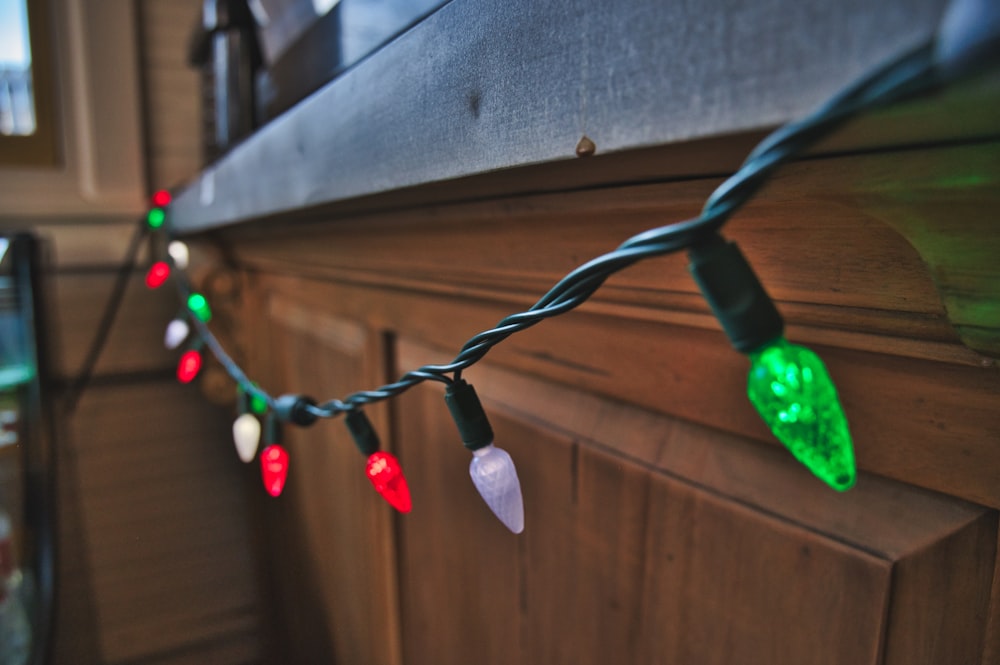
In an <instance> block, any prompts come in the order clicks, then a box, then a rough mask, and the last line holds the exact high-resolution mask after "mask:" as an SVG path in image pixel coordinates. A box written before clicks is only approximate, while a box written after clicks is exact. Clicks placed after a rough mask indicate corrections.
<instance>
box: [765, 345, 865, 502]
mask: <svg viewBox="0 0 1000 665" xmlns="http://www.w3.org/2000/svg"><path fill="white" fill-rule="evenodd" d="M749 355H750V361H751V363H752V364H751V366H750V377H749V379H748V381H747V395H748V396H749V397H750V401H751V402H752V403H753V405H754V406H755V407H756V408H757V412H758V413H760V417H761V418H763V419H764V422H765V423H767V425H768V427H770V428H771V431H772V432H774V436H776V437H777V438H778V440H780V441H781V442H782V443H783V444H785V447H786V448H788V450H790V451H791V453H792V455H794V456H795V458H796V459H797V460H799V461H800V462H802V463H803V464H805V465H806V466H807V467H808V468H809V470H810V471H812V472H813V473H814V474H815V475H816V476H818V477H819V478H820V479H821V480H823V482H825V483H826V484H827V485H829V486H830V487H832V488H833V489H835V490H838V491H841V492H843V491H844V490H847V489H850V488H851V487H852V486H853V485H854V481H855V479H856V471H855V466H854V448H853V446H852V445H851V433H850V431H849V430H848V427H847V418H846V417H845V416H844V410H843V409H842V408H841V406H840V400H839V399H838V398H837V389H836V388H835V387H834V385H833V381H832V380H831V379H830V375H829V374H828V373H827V371H826V367H825V366H824V365H823V361H822V360H820V359H819V356H817V355H816V354H815V353H813V352H812V351H810V350H809V349H807V348H805V347H803V346H798V345H795V344H790V343H788V341H786V340H785V339H784V338H779V339H778V340H776V341H774V342H772V343H770V344H768V345H766V346H764V347H761V348H760V349H758V350H756V351H753V352H751V353H750V354H749Z"/></svg>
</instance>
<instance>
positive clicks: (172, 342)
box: [163, 319, 191, 349]
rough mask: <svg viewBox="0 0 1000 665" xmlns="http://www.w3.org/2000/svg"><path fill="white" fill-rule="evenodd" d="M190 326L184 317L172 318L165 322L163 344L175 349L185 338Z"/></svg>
mask: <svg viewBox="0 0 1000 665" xmlns="http://www.w3.org/2000/svg"><path fill="white" fill-rule="evenodd" d="M190 332H191V327H190V326H188V324H187V321H185V320H184V319H174V320H173V321H171V322H170V323H168V324H167V332H166V333H165V334H164V335H163V344H164V346H166V347H167V348H168V349H176V348H177V347H178V346H180V345H181V342H183V341H184V340H186V339H187V336H188V333H190Z"/></svg>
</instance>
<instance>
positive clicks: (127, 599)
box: [62, 381, 259, 663]
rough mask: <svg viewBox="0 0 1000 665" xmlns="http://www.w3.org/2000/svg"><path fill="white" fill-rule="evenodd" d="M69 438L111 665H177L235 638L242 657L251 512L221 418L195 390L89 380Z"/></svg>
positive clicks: (249, 615) (251, 629)
mask: <svg viewBox="0 0 1000 665" xmlns="http://www.w3.org/2000/svg"><path fill="white" fill-rule="evenodd" d="M179 414H180V415H179ZM213 423H214V425H213ZM71 437H72V438H71V444H70V445H71V446H72V454H73V457H74V461H75V465H76V471H77V483H78V486H79V493H80V501H81V509H82V518H83V523H84V527H85V538H86V542H87V554H88V559H89V564H90V570H89V575H90V577H91V579H92V580H93V589H94V605H95V610H96V619H97V628H98V635H99V639H100V646H101V653H102V658H103V662H108V663H118V662H131V661H133V660H136V659H145V658H149V659H163V662H172V661H170V660H169V659H170V658H171V657H172V656H171V654H175V655H177V654H184V653H186V652H188V651H190V650H191V649H195V648H201V647H208V646H212V645H218V644H222V643H225V642H227V641H230V640H233V639H234V638H235V636H237V635H239V636H241V640H242V641H243V642H244V643H245V645H246V646H245V647H244V648H243V651H244V652H245V651H246V650H247V649H249V648H250V645H254V644H256V643H257V638H256V627H257V625H258V621H259V618H258V612H259V605H258V603H259V601H258V597H257V592H256V587H255V586H254V585H253V583H252V566H253V560H252V552H251V551H250V550H249V549H248V547H247V544H248V542H249V536H248V534H247V521H246V519H247V518H246V514H245V512H244V511H243V506H242V504H241V503H240V500H239V492H238V488H239V485H238V479H237V476H236V475H235V474H236V472H237V471H238V470H239V469H238V466H237V464H235V463H234V461H233V459H232V455H231V449H232V447H231V444H230V442H229V441H230V438H231V435H230V434H229V432H228V427H227V426H226V419H225V418H224V417H222V416H221V413H220V412H219V411H218V410H217V409H216V408H215V407H212V406H209V405H208V404H207V403H206V402H204V400H203V398H202V397H201V396H200V395H199V394H198V393H197V390H196V389H195V388H194V387H192V386H181V385H178V384H176V383H168V384H161V383H158V382H155V381H150V382H146V383H135V382H130V383H128V384H126V385H122V386H104V387H92V388H91V389H90V390H89V391H88V392H87V393H86V394H85V395H84V398H83V400H82V401H81V403H80V409H79V412H78V414H77V416H76V418H75V420H74V421H73V423H72V431H71ZM62 556H72V552H63V554H62ZM257 648H258V650H259V645H258V647H257ZM178 657H180V656H179V655H178ZM158 662H159V661H158ZM216 662H220V663H224V662H234V663H235V662H244V661H243V660H242V658H241V659H240V660H236V661H225V660H219V661H216Z"/></svg>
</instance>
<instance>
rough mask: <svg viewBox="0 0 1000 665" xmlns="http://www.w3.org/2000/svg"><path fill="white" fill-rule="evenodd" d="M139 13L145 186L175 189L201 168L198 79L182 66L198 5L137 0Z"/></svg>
mask: <svg viewBox="0 0 1000 665" xmlns="http://www.w3.org/2000/svg"><path fill="white" fill-rule="evenodd" d="M138 8H139V22H140V36H141V43H140V48H139V51H140V58H141V62H142V73H143V78H144V81H143V83H144V86H143V88H144V92H145V97H146V99H145V101H146V109H145V111H146V113H145V121H146V134H147V145H148V150H147V160H148V164H147V168H148V169H149V176H150V184H151V186H152V187H153V188H154V189H160V188H171V187H177V186H179V185H181V184H182V183H184V182H186V181H187V180H189V179H190V178H192V177H193V176H194V175H195V174H196V173H197V172H198V170H199V169H200V168H201V166H202V162H201V158H202V132H201V129H202V127H201V81H200V74H199V72H198V71H197V70H196V69H193V68H192V67H191V66H190V65H188V62H187V50H188V43H189V42H190V40H191V34H192V32H193V30H194V28H195V25H197V23H198V22H199V21H200V20H201V12H202V3H201V2H200V1H199V0H183V1H182V2H176V1H175V0H141V2H139V3H138Z"/></svg>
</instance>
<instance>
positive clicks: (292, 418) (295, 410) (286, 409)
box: [274, 395, 317, 427]
mask: <svg viewBox="0 0 1000 665" xmlns="http://www.w3.org/2000/svg"><path fill="white" fill-rule="evenodd" d="M310 406H316V400H314V399H313V398H312V397H306V396H305V395H282V396H281V397H278V398H277V399H276V400H274V412H275V413H276V414H278V417H279V418H281V419H282V420H284V421H287V422H290V423H294V424H296V425H298V426H300V427H309V426H310V425H312V424H313V423H314V422H316V418H317V416H316V414H314V413H312V412H310V411H309V407H310Z"/></svg>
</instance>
